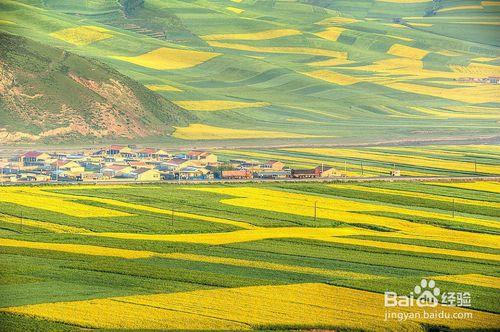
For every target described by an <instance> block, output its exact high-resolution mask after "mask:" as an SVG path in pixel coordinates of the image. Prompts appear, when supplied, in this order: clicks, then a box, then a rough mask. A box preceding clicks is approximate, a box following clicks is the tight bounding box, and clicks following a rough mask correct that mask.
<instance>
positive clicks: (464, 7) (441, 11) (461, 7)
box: [438, 5, 484, 13]
mask: <svg viewBox="0 0 500 332" xmlns="http://www.w3.org/2000/svg"><path fill="white" fill-rule="evenodd" d="M471 9H484V8H483V7H482V6H477V5H470V6H456V7H448V8H441V9H439V10H438V12H439V13H444V12H451V11H456V10H471Z"/></svg>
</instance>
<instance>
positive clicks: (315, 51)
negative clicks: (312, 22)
mask: <svg viewBox="0 0 500 332" xmlns="http://www.w3.org/2000/svg"><path fill="white" fill-rule="evenodd" d="M208 44H209V45H210V46H212V47H219V48H227V49H233V50H239V51H248V52H259V53H282V54H299V55H300V54H307V55H321V56H325V57H332V58H339V59H347V52H341V51H333V50H327V49H320V48H307V47H291V46H290V47H271V46H268V47H266V46H251V45H246V44H236V43H224V42H218V41H209V42H208Z"/></svg>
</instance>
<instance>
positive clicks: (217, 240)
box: [92, 227, 379, 245]
mask: <svg viewBox="0 0 500 332" xmlns="http://www.w3.org/2000/svg"><path fill="white" fill-rule="evenodd" d="M349 235H379V232H375V231H371V230H367V229H362V228H355V227H336V228H319V227H273V228H255V229H249V230H238V231H233V232H224V233H202V234H138V233H108V232H106V233H93V234H92V236H102V237H110V238H117V239H129V240H147V241H166V242H186V243H202V244H212V245H221V244H231V243H240V242H251V241H259V240H265V239H284V238H300V239H320V238H324V237H329V236H349Z"/></svg>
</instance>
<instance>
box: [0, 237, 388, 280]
mask: <svg viewBox="0 0 500 332" xmlns="http://www.w3.org/2000/svg"><path fill="white" fill-rule="evenodd" d="M278 231H279V230H278ZM306 233H307V229H306ZM297 234H298V233H297ZM89 235H91V234H89ZM196 235H197V234H193V236H195V237H196ZM214 235H217V234H214ZM321 236H323V235H321ZM243 237H244V236H243ZM2 246H3V247H17V248H29V249H38V250H51V251H58V252H65V253H71V254H82V255H91V256H104V257H118V258H126V259H138V258H150V257H161V258H167V259H175V260H185V261H196V262H205V263H213V264H224V265H232V266H243V267H250V268H258V269H266V270H274V271H284V272H294V273H307V274H314V275H320V276H325V277H329V278H349V279H378V278H383V277H382V276H377V275H371V274H366V273H357V272H351V271H343V270H328V269H322V268H315V267H307V266H296V265H286V264H277V263H270V262H265V261H256V260H246V259H236V258H226V257H216V256H204V255H195V254H184V253H170V254H164V253H157V252H151V251H146V250H129V249H118V248H108V247H102V246H93V245H79V244H63V243H44V242H30V241H19V240H11V239H0V247H2Z"/></svg>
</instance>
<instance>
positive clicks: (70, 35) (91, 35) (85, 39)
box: [50, 25, 113, 46]
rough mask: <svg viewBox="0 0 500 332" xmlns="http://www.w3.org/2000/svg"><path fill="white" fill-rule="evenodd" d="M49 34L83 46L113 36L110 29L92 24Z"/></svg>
mask: <svg viewBox="0 0 500 332" xmlns="http://www.w3.org/2000/svg"><path fill="white" fill-rule="evenodd" d="M50 36H52V37H54V38H57V39H60V40H63V41H65V42H67V43H70V44H73V45H76V46H85V45H88V44H91V43H94V42H97V41H100V40H104V39H108V38H111V37H113V35H112V34H111V31H110V30H108V29H105V28H101V27H98V26H94V25H84V26H80V27H76V28H68V29H63V30H59V31H55V32H52V33H51V34H50Z"/></svg>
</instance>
